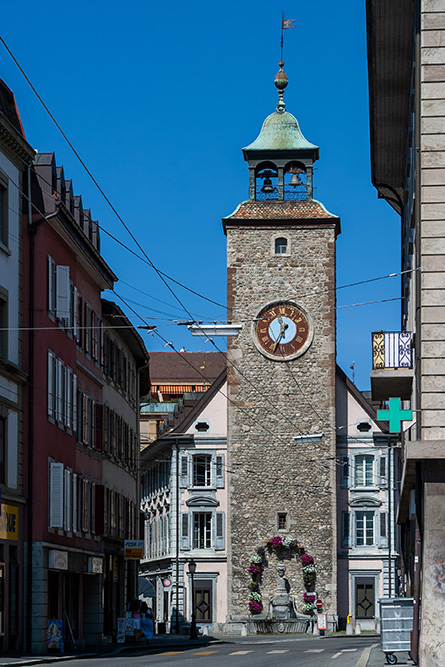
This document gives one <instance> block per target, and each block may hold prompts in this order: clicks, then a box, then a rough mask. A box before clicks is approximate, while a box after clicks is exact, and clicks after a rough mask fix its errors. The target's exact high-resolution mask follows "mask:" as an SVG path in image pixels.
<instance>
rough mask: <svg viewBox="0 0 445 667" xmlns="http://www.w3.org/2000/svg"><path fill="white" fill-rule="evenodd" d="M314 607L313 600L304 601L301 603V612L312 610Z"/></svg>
mask: <svg viewBox="0 0 445 667" xmlns="http://www.w3.org/2000/svg"><path fill="white" fill-rule="evenodd" d="M313 609H315V605H314V603H313V602H305V603H304V605H303V613H305V614H306V613H307V612H308V611H312V610H313Z"/></svg>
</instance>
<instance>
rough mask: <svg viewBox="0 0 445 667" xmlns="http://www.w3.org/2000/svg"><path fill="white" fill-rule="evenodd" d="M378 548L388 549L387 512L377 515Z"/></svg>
mask: <svg viewBox="0 0 445 667" xmlns="http://www.w3.org/2000/svg"><path fill="white" fill-rule="evenodd" d="M378 516H379V524H380V525H379V547H381V548H382V549H384V548H388V512H380V513H379V515H378Z"/></svg>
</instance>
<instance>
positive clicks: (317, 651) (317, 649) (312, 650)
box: [303, 648, 324, 653]
mask: <svg viewBox="0 0 445 667" xmlns="http://www.w3.org/2000/svg"><path fill="white" fill-rule="evenodd" d="M323 651H324V648H309V649H308V650H307V651H303V653H323Z"/></svg>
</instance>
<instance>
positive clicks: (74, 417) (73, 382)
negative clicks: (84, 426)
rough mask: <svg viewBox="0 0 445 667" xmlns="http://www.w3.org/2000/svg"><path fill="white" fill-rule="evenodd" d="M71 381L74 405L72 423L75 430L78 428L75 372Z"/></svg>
mask: <svg viewBox="0 0 445 667" xmlns="http://www.w3.org/2000/svg"><path fill="white" fill-rule="evenodd" d="M71 382H72V385H73V389H72V395H73V405H72V423H73V427H72V428H73V431H76V429H77V377H76V375H74V373H73V374H72V376H71Z"/></svg>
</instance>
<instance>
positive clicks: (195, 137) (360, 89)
mask: <svg viewBox="0 0 445 667" xmlns="http://www.w3.org/2000/svg"><path fill="white" fill-rule="evenodd" d="M282 9H283V10H284V11H285V13H286V17H287V18H296V19H297V25H298V27H297V29H296V30H289V31H286V32H285V50H284V60H285V63H286V64H285V71H286V73H287V75H288V78H289V86H288V88H287V90H286V93H285V101H286V105H287V110H288V111H290V112H291V113H293V114H294V115H295V116H296V117H297V118H298V120H299V123H300V126H301V129H302V131H303V133H304V135H305V136H306V138H307V139H308V140H309V141H311V142H313V143H315V144H318V145H319V146H320V160H319V162H318V163H317V164H316V167H317V170H316V171H315V176H314V185H315V187H316V190H315V195H314V196H315V198H317V199H319V200H321V201H322V202H323V203H324V204H325V205H326V207H327V208H328V210H330V211H331V212H333V213H335V214H337V215H339V216H340V217H341V221H342V234H341V235H340V237H339V239H338V245H337V285H338V286H342V285H345V284H348V283H351V282H356V281H360V280H366V279H369V278H373V277H376V276H381V275H387V274H389V273H393V272H398V271H400V256H399V234H400V221H399V217H398V216H397V215H396V214H395V213H394V212H392V210H391V209H390V207H389V206H388V205H387V204H386V203H385V202H383V201H382V200H378V199H377V194H376V191H375V189H374V188H373V187H372V185H371V181H370V158H369V122H368V98H367V85H368V82H367V62H366V32H365V2H364V0H363V1H357V0H344V2H342V3H341V11H340V10H339V5H338V3H336V4H335V3H332V2H331V1H328V0H319V1H318V2H315V3H295V2H284V3H283V6H282ZM280 21H281V7H279V8H278V7H277V6H276V3H271V2H264V1H263V0H259V1H258V2H255V3H253V2H233V0H227V1H226V2H225V3H207V2H206V3H204V2H192V3H179V2H177V1H176V0H173V1H172V2H170V3H169V4H168V5H163V4H162V3H153V2H152V3H146V2H140V1H137V2H126V3H124V2H116V1H113V0H111V2H108V3H105V2H93V3H91V2H85V1H84V0H81V1H78V2H76V3H73V4H70V3H59V2H57V3H56V2H46V3H34V2H30V1H29V0H25V2H24V3H22V4H21V9H20V16H18V15H17V12H16V9H15V8H13V6H12V5H11V3H9V5H7V6H5V7H3V9H2V37H3V38H4V40H5V41H6V43H7V44H8V46H9V47H10V49H11V50H12V51H13V53H14V55H15V56H16V58H17V59H18V61H19V62H20V64H21V65H22V67H23V68H24V70H25V72H26V73H27V75H28V76H29V78H30V79H31V81H32V82H33V84H34V86H35V87H36V88H37V91H38V92H39V94H40V95H41V96H42V98H43V99H44V101H45V103H46V104H47V105H48V107H49V108H50V110H51V112H52V113H53V114H54V116H55V117H56V119H57V121H58V122H59V124H60V125H61V126H62V128H63V130H64V131H65V132H66V134H67V135H68V137H69V139H70V141H71V142H72V143H73V145H74V146H75V148H76V150H77V151H78V152H79V154H80V155H81V156H82V158H83V159H84V161H85V162H86V164H87V165H88V167H89V169H90V170H91V171H92V173H93V174H94V176H95V177H96V179H97V180H98V181H99V183H100V184H101V186H102V188H103V189H104V191H105V192H106V193H107V195H108V197H109V198H110V199H111V201H112V202H113V205H114V206H115V207H116V209H117V210H118V211H119V213H120V215H121V216H122V218H123V219H124V220H125V222H126V224H127V225H128V226H129V227H130V228H131V230H132V232H133V234H134V235H135V236H136V238H137V239H138V241H139V243H140V244H141V245H142V246H143V248H144V250H145V251H146V253H147V254H148V256H149V257H150V259H151V261H152V262H153V263H154V264H155V265H156V266H157V267H158V268H159V269H160V270H162V271H165V272H166V273H168V274H169V275H171V276H173V277H174V278H175V279H176V280H178V281H179V282H182V283H185V284H186V285H187V286H189V287H190V288H192V289H193V290H195V291H197V292H199V293H202V294H204V295H205V296H207V297H209V298H210V299H213V300H214V301H216V302H218V303H222V304H224V303H225V299H226V275H225V268H226V248H225V236H224V234H223V231H222V225H221V218H222V217H223V216H225V215H228V214H230V213H231V212H232V211H233V210H234V209H235V207H236V206H237V204H238V203H239V202H240V201H242V200H244V199H246V198H247V186H248V170H247V165H246V163H245V162H244V160H243V156H242V153H241V147H242V146H245V145H247V144H248V143H250V142H251V141H253V139H255V137H256V136H257V134H258V133H259V131H260V128H261V125H262V122H263V120H264V119H265V117H266V116H267V115H268V114H269V113H272V112H273V111H274V110H275V105H276V99H277V95H276V90H275V87H274V84H273V79H274V76H275V74H276V72H277V71H278V65H277V63H278V60H279V57H280V49H279V42H280ZM0 65H1V69H0V76H1V78H3V79H4V81H5V82H6V84H7V85H8V86H9V87H10V88H11V89H12V90H13V91H14V93H15V95H16V99H17V103H18V106H19V110H20V113H21V116H22V121H23V124H24V127H25V131H26V134H27V137H28V140H29V142H30V143H31V145H32V146H33V147H34V148H36V149H38V150H39V152H47V151H55V152H56V159H57V164H63V165H64V169H65V176H66V178H72V179H73V183H74V189H75V193H76V194H81V195H82V198H83V203H84V206H85V207H87V208H91V209H92V214H93V217H94V218H98V219H99V222H100V224H101V225H102V226H103V227H104V228H105V229H107V230H108V231H109V232H110V233H112V234H113V235H115V236H116V237H117V238H118V239H119V240H121V241H122V242H123V243H125V244H126V245H128V246H129V247H131V248H132V249H134V250H135V251H136V252H139V251H138V250H137V248H136V247H135V245H134V243H133V241H132V240H131V238H130V237H129V235H128V234H127V232H126V231H125V230H124V228H123V227H122V225H121V223H120V222H119V220H118V219H117V218H116V216H115V215H114V214H113V212H112V211H111V209H110V208H109V206H108V205H107V203H106V202H105V201H104V199H103V198H102V197H101V195H100V193H99V192H98V191H97V190H96V188H95V186H94V184H93V183H92V181H91V180H90V179H89V177H88V175H87V174H86V173H85V171H84V170H83V168H82V166H81V165H80V164H79V162H78V161H77V159H76V157H75V156H74V155H73V153H72V152H71V150H70V149H69V147H68V146H67V145H66V143H65V142H64V140H63V138H62V137H61V135H60V134H59V132H58V130H57V129H56V128H55V126H54V125H53V124H52V122H51V120H50V118H49V117H48V116H47V114H46V112H45V111H44V109H43V108H42V107H41V105H40V103H39V102H38V100H37V99H36V97H35V96H34V94H33V93H32V91H31V90H30V88H29V86H28V84H27V83H26V82H25V80H24V79H23V77H22V75H21V74H20V72H19V70H18V69H17V67H16V66H15V65H14V63H13V62H12V60H11V58H10V56H9V55H8V54H7V52H6V51H5V49H4V47H3V46H2V45H0ZM102 251H103V254H104V256H105V258H106V260H107V261H108V263H109V264H110V265H111V267H112V268H113V270H114V271H115V272H116V274H117V275H118V277H119V278H120V282H119V283H117V285H116V291H117V292H118V293H119V294H120V295H121V296H122V297H124V298H125V299H126V300H128V301H129V302H131V304H132V306H133V307H134V309H135V310H136V311H137V313H138V314H140V315H142V316H143V317H145V318H146V320H147V321H148V322H149V323H151V324H156V325H157V326H158V330H159V333H160V334H161V335H162V336H163V337H164V338H165V339H166V340H168V341H172V342H173V343H174V344H175V346H176V347H177V348H178V349H179V348H181V347H183V346H184V347H185V348H186V349H187V350H197V349H203V350H207V349H209V350H210V349H212V348H211V347H210V344H209V343H207V344H204V342H203V339H200V338H192V336H191V335H190V334H189V332H188V331H187V329H186V328H185V327H181V326H177V324H175V322H174V320H182V319H188V315H187V314H186V313H185V312H184V311H182V310H181V308H180V307H179V305H178V303H177V302H175V300H174V297H173V296H172V295H171V293H170V292H169V291H168V290H167V288H166V287H165V286H164V285H163V283H162V282H161V281H160V280H159V277H158V276H157V275H156V273H155V272H154V271H153V269H151V268H150V267H149V266H147V264H144V263H143V262H141V261H139V260H138V259H136V258H134V257H133V256H132V255H131V254H130V253H128V252H127V251H126V250H124V249H122V248H121V247H119V246H118V245H117V244H116V243H115V242H114V241H112V240H111V239H109V238H106V236H105V234H102ZM172 287H173V288H174V290H175V292H176V293H177V295H178V296H179V297H180V299H181V300H182V301H183V303H184V304H185V305H186V307H187V309H188V310H190V311H191V312H192V313H193V315H194V316H197V317H199V318H200V319H203V320H223V319H224V317H225V312H224V310H223V309H222V308H220V307H218V306H216V305H213V304H211V303H209V302H206V301H204V300H202V299H200V298H198V297H195V296H193V295H192V294H191V293H190V292H187V291H185V290H183V289H181V288H179V287H178V286H175V285H173V286H172ZM135 288H136V289H135ZM136 290H140V291H136ZM399 290H400V279H399V278H391V279H387V280H382V281H378V282H373V283H370V284H369V285H363V286H360V287H356V288H348V289H341V290H339V291H338V306H345V305H349V304H355V303H361V302H367V301H376V300H382V299H390V298H393V297H397V296H399V294H400V291H399ZM129 314H130V315H131V313H129ZM132 321H134V322H135V323H140V320H138V319H137V318H132ZM399 327H400V302H399V301H390V302H388V303H378V304H372V305H368V306H359V307H353V308H339V310H338V329H337V340H338V343H337V349H338V362H339V364H340V366H342V368H343V369H344V370H345V371H346V372H347V373H348V374H349V375H351V371H350V369H349V365H350V364H352V362H353V361H355V373H356V383H357V385H358V386H359V388H360V389H367V388H369V385H370V382H369V370H370V366H371V331H373V330H377V329H386V330H398V329H399ZM144 337H145V338H144V340H145V341H146V345H147V348H148V350H159V349H163V348H162V343H160V341H159V340H158V339H156V338H155V337H153V336H150V335H146V334H144ZM216 342H217V344H218V346H220V347H224V339H216Z"/></svg>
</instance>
